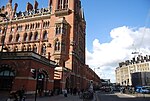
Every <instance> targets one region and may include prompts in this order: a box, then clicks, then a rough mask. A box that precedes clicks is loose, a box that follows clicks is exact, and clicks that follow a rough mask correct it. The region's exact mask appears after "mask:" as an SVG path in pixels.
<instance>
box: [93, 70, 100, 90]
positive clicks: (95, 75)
mask: <svg viewBox="0 0 150 101" xmlns="http://www.w3.org/2000/svg"><path fill="white" fill-rule="evenodd" d="M95 69H100V67H97V68H94V80H93V84H95V86H96V73H95ZM94 82H95V83H94ZM94 89H95V88H94Z"/></svg>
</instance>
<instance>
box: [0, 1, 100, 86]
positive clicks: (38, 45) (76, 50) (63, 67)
mask: <svg viewBox="0 0 150 101" xmlns="http://www.w3.org/2000/svg"><path fill="white" fill-rule="evenodd" d="M48 1H49V2H48V4H47V7H45V8H38V5H39V4H38V2H37V1H36V0H35V2H34V4H33V5H32V4H31V3H29V2H28V3H27V5H26V10H25V11H19V12H17V7H18V4H17V3H15V4H14V6H12V0H8V3H7V5H6V6H2V7H1V8H0V13H2V14H5V15H6V18H7V19H5V17H1V18H0V48H2V49H7V50H5V51H7V52H19V51H23V52H24V51H33V52H35V53H37V54H39V55H41V56H43V57H45V58H47V59H49V60H53V61H55V62H56V63H57V65H58V66H57V67H56V68H55V73H54V88H55V89H64V88H75V87H76V88H78V89H81V88H86V87H85V85H83V83H85V82H89V80H90V78H91V77H92V75H93V74H94V75H96V74H95V73H93V71H91V70H90V69H88V70H90V72H87V73H90V74H87V73H85V71H86V69H87V67H88V66H86V65H85V38H86V33H85V30H86V21H85V18H84V12H83V9H82V7H81V0H48ZM87 75H90V76H87ZM92 79H93V78H92ZM96 80H97V81H96ZM99 81H100V79H99V77H98V76H97V75H96V76H94V83H95V84H97V83H98V82H99Z"/></svg>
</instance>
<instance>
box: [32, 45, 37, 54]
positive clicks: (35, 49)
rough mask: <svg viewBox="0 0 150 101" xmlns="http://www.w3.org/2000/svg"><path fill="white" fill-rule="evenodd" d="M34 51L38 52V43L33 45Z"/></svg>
mask: <svg viewBox="0 0 150 101" xmlns="http://www.w3.org/2000/svg"><path fill="white" fill-rule="evenodd" d="M33 52H37V46H36V44H34V46H33Z"/></svg>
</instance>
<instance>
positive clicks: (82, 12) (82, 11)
mask: <svg viewBox="0 0 150 101" xmlns="http://www.w3.org/2000/svg"><path fill="white" fill-rule="evenodd" d="M81 14H82V19H83V20H85V17H84V10H83V8H81Z"/></svg>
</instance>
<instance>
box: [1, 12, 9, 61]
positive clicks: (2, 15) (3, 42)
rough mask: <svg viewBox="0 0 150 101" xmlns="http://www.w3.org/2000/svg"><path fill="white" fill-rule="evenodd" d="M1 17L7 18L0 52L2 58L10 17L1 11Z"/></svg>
mask: <svg viewBox="0 0 150 101" xmlns="http://www.w3.org/2000/svg"><path fill="white" fill-rule="evenodd" d="M0 17H2V18H4V19H6V27H5V29H4V37H3V39H2V48H1V51H0V52H1V54H0V60H1V58H2V53H3V49H4V45H5V37H6V32H7V28H8V18H7V17H6V15H5V14H2V13H0Z"/></svg>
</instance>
